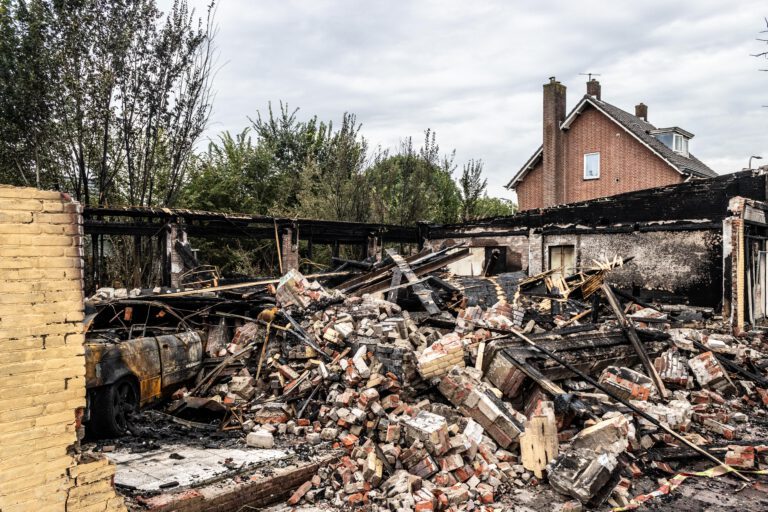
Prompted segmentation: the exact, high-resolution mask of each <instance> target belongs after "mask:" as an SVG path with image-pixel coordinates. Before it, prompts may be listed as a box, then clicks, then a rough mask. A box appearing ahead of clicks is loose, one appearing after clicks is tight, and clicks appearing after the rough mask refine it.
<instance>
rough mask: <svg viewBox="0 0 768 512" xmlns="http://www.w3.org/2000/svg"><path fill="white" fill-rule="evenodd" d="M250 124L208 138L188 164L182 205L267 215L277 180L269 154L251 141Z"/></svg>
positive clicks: (273, 206) (275, 198) (273, 204)
mask: <svg viewBox="0 0 768 512" xmlns="http://www.w3.org/2000/svg"><path fill="white" fill-rule="evenodd" d="M250 131H251V129H250V128H245V129H244V130H243V131H242V132H240V133H238V134H237V135H235V136H234V137H233V136H232V135H231V134H230V133H229V132H224V133H222V134H221V135H219V140H218V141H217V142H210V143H209V144H208V148H207V150H206V152H205V153H202V154H200V155H197V156H196V157H195V158H194V162H193V163H192V165H191V169H192V170H191V172H190V178H189V183H188V184H187V186H186V187H185V189H184V192H183V196H182V201H181V203H182V204H183V205H184V206H185V207H186V208H193V209H199V210H211V211H226V212H242V213H252V214H256V215H267V214H269V213H270V212H271V211H273V210H274V209H275V207H276V201H277V199H278V196H279V190H278V189H279V186H280V180H279V177H278V175H277V170H276V168H275V167H274V166H273V165H272V155H271V154H270V153H269V152H268V151H267V150H266V148H264V147H263V146H257V145H255V144H254V143H253V140H252V138H251V135H250Z"/></svg>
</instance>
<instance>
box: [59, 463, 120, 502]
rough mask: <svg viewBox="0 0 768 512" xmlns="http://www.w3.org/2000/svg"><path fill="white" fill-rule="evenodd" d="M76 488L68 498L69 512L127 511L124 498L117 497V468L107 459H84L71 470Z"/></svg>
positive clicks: (70, 492) (71, 477)
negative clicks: (115, 479)
mask: <svg viewBox="0 0 768 512" xmlns="http://www.w3.org/2000/svg"><path fill="white" fill-rule="evenodd" d="M69 476H70V479H73V480H74V487H72V488H71V489H70V490H69V495H68V496H67V506H66V510H67V512H87V511H97V510H98V511H103V510H107V511H111V510H115V511H117V510H125V504H124V501H123V498H122V497H120V496H116V495H115V487H114V486H115V484H114V477H115V466H114V464H112V462H110V461H109V459H107V458H106V457H100V458H95V457H92V458H90V459H86V458H83V460H81V461H80V462H79V463H78V464H77V466H74V467H71V468H69Z"/></svg>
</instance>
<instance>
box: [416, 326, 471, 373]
mask: <svg viewBox="0 0 768 512" xmlns="http://www.w3.org/2000/svg"><path fill="white" fill-rule="evenodd" d="M418 365H419V373H420V374H421V376H422V377H424V378H425V379H430V378H432V377H439V376H440V375H444V374H446V373H448V371H449V370H450V369H451V368H453V367H454V366H458V367H463V366H464V346H463V344H462V341H461V336H460V335H459V334H458V333H456V332H451V333H448V334H446V335H445V336H443V337H442V338H440V339H439V340H437V341H436V342H434V343H433V344H432V345H431V346H430V347H428V348H426V349H424V352H422V353H421V355H420V356H419V361H418Z"/></svg>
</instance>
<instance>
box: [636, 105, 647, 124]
mask: <svg viewBox="0 0 768 512" xmlns="http://www.w3.org/2000/svg"><path fill="white" fill-rule="evenodd" d="M635 117H639V118H640V119H642V120H643V121H645V122H648V105H646V104H645V103H638V104H637V105H635Z"/></svg>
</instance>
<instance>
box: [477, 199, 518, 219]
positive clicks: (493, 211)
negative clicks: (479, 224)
mask: <svg viewBox="0 0 768 512" xmlns="http://www.w3.org/2000/svg"><path fill="white" fill-rule="evenodd" d="M476 208H477V210H476V211H477V215H476V217H475V218H476V219H487V218H489V217H506V216H509V215H514V214H515V213H516V212H517V205H516V204H515V203H513V202H512V201H510V200H509V199H502V198H500V197H488V195H487V194H486V195H485V196H483V197H481V198H480V199H478V201H477V206H476Z"/></svg>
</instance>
